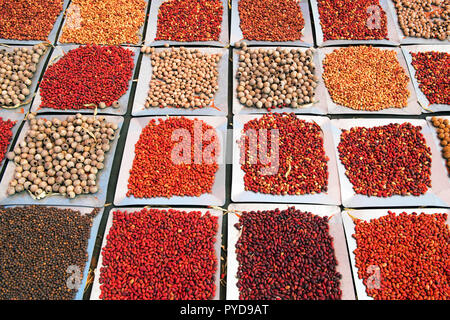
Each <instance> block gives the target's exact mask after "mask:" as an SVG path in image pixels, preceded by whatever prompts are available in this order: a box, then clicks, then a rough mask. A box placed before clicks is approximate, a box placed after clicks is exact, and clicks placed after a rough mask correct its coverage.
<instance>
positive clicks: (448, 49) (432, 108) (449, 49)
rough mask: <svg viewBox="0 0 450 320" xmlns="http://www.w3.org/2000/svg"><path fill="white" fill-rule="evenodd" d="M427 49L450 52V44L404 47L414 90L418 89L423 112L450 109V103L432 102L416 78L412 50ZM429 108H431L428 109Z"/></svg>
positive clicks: (423, 50)
mask: <svg viewBox="0 0 450 320" xmlns="http://www.w3.org/2000/svg"><path fill="white" fill-rule="evenodd" d="M426 51H437V52H446V53H450V46H436V45H420V46H406V47H402V52H403V55H404V56H405V60H406V63H407V65H408V70H409V74H410V78H411V81H412V84H413V86H414V90H415V91H416V96H417V101H419V104H420V105H421V107H422V113H430V111H432V112H441V111H450V105H448V104H430V101H428V98H427V97H426V96H425V94H424V93H423V92H422V90H420V88H419V82H418V81H417V78H416V69H415V68H414V66H413V65H412V56H411V54H410V52H426ZM427 109H429V110H430V111H429V110H427Z"/></svg>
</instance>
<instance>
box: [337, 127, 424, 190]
mask: <svg viewBox="0 0 450 320" xmlns="http://www.w3.org/2000/svg"><path fill="white" fill-rule="evenodd" d="M421 130H422V127H420V126H413V125H411V124H410V123H409V122H405V123H402V124H397V123H391V124H389V125H385V126H379V127H373V128H364V127H353V128H351V129H350V130H342V134H341V140H340V143H339V145H338V150H339V159H340V160H341V162H342V164H343V165H344V166H345V170H346V171H345V174H346V176H347V178H348V179H349V180H350V182H351V184H352V185H353V190H354V191H355V192H356V193H358V194H364V195H367V196H376V197H391V196H393V195H403V196H407V195H411V194H412V195H414V196H419V195H421V194H424V193H426V192H427V190H428V188H431V150H430V148H429V147H428V146H427V144H426V141H425V138H424V136H423V134H422V133H421Z"/></svg>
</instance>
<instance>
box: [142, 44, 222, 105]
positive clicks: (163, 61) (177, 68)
mask: <svg viewBox="0 0 450 320" xmlns="http://www.w3.org/2000/svg"><path fill="white" fill-rule="evenodd" d="M150 50H152V57H151V58H152V68H153V69H152V70H153V73H152V80H151V81H150V90H149V91H148V98H147V100H146V102H145V107H146V108H150V107H161V108H164V107H174V108H206V107H208V106H209V105H210V104H211V102H212V101H213V99H214V94H215V93H216V91H217V90H218V89H219V84H218V76H219V72H218V67H217V66H218V63H219V61H220V58H221V57H222V54H221V53H216V54H208V53H202V52H200V50H198V49H192V50H190V49H185V48H183V47H182V48H180V49H175V48H172V49H170V50H163V51H160V52H154V49H153V48H151V49H150Z"/></svg>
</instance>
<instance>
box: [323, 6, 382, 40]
mask: <svg viewBox="0 0 450 320" xmlns="http://www.w3.org/2000/svg"><path fill="white" fill-rule="evenodd" d="M317 6H318V9H319V15H320V25H321V26H322V32H323V39H324V40H325V41H326V40H381V39H387V35H388V32H387V17H386V12H385V11H384V10H383V8H382V7H381V6H380V1H379V0H355V1H348V0H318V1H317Z"/></svg>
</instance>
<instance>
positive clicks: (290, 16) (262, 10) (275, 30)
mask: <svg viewBox="0 0 450 320" xmlns="http://www.w3.org/2000/svg"><path fill="white" fill-rule="evenodd" d="M238 10H239V18H240V27H241V30H242V34H243V36H244V39H246V40H257V41H258V40H259V41H279V42H282V41H296V40H300V39H301V37H302V31H303V28H304V26H305V20H304V19H303V14H302V10H301V9H300V5H299V1H297V0H240V1H239V3H238Z"/></svg>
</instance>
